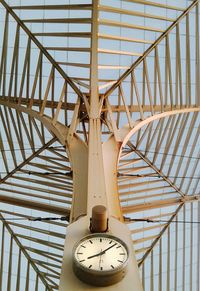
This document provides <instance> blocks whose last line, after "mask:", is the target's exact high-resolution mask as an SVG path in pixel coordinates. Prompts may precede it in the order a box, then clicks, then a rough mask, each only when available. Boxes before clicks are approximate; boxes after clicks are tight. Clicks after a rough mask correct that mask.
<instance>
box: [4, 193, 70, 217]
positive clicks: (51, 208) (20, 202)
mask: <svg viewBox="0 0 200 291" xmlns="http://www.w3.org/2000/svg"><path fill="white" fill-rule="evenodd" d="M0 202H1V203H6V204H11V205H16V206H19V207H24V208H29V209H34V210H38V211H44V212H48V213H53V214H57V215H61V216H67V219H69V215H70V209H69V208H66V207H59V206H55V205H50V204H46V203H41V202H36V201H33V200H28V199H19V198H14V197H10V196H7V195H0Z"/></svg>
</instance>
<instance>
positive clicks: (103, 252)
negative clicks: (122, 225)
mask: <svg viewBox="0 0 200 291" xmlns="http://www.w3.org/2000/svg"><path fill="white" fill-rule="evenodd" d="M116 244H117V243H115V244H114V245H112V246H110V247H109V248H107V249H105V250H104V251H102V252H101V254H102V255H103V254H105V252H107V251H108V250H109V249H111V248H113V247H114V246H116Z"/></svg>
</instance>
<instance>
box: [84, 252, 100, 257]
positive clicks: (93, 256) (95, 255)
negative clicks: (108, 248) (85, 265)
mask: <svg viewBox="0 0 200 291" xmlns="http://www.w3.org/2000/svg"><path fill="white" fill-rule="evenodd" d="M101 255H102V252H100V253H98V254H96V255H93V256H90V257H87V259H92V258H94V257H98V256H101Z"/></svg>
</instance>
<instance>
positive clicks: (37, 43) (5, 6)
mask: <svg viewBox="0 0 200 291" xmlns="http://www.w3.org/2000/svg"><path fill="white" fill-rule="evenodd" d="M0 4H2V5H3V6H4V8H5V9H6V10H7V11H8V12H9V13H10V15H11V16H12V17H13V18H14V19H15V21H16V22H17V23H18V24H19V26H20V27H21V28H22V29H23V30H24V31H25V32H26V34H27V35H28V36H29V37H30V39H31V40H32V41H33V42H34V43H35V45H36V46H37V47H38V48H39V49H40V51H41V52H42V53H43V54H44V55H45V57H46V58H47V59H48V60H49V61H50V63H51V64H52V65H53V66H54V68H55V69H56V70H57V71H58V72H59V73H60V75H61V76H62V77H63V78H64V79H65V80H66V81H67V83H68V84H69V85H70V86H71V87H72V89H73V90H74V91H75V92H76V94H77V95H78V96H79V97H81V98H82V99H83V100H84V99H85V97H84V96H83V93H82V92H81V91H80V90H79V88H78V87H77V86H76V85H75V83H74V82H73V81H72V79H71V78H70V77H69V76H68V75H67V74H66V73H65V72H64V71H63V69H62V68H61V67H60V66H59V65H58V63H57V62H56V61H55V60H54V59H53V57H52V56H51V55H50V54H49V53H48V51H47V50H46V49H45V48H44V47H43V45H42V44H41V43H40V42H39V41H38V39H37V38H36V37H35V36H34V35H33V34H32V32H31V31H30V30H29V29H28V28H27V26H26V25H25V24H24V23H23V21H22V20H21V19H20V18H19V17H18V16H17V15H16V13H15V12H14V11H13V9H12V8H11V7H10V6H9V5H8V4H7V3H6V2H5V1H4V0H0Z"/></svg>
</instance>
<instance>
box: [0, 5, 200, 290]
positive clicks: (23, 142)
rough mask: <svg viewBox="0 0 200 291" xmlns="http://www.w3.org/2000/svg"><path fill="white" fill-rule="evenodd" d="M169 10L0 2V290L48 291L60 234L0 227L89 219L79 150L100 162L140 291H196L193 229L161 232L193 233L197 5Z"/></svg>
mask: <svg viewBox="0 0 200 291" xmlns="http://www.w3.org/2000/svg"><path fill="white" fill-rule="evenodd" d="M58 2H59V1H58ZM172 2H173V1H168V2H167V3H168V4H165V3H163V1H159V2H153V1H146V0H144V1H142V0H126V1H125V0H124V1H118V2H117V3H118V4H117V5H116V6H114V5H111V4H110V5H107V4H106V5H104V3H103V1H97V0H93V1H88V4H74V5H72V4H66V5H63V4H59V3H58V4H56V5H50V2H49V5H42V1H41V3H40V4H38V5H33V4H31V5H27V4H26V6H25V5H23V4H19V5H17V4H15V6H13V5H12V4H9V5H8V1H4V0H0V8H1V10H0V21H1V31H0V42H1V45H0V53H1V60H0V124H1V130H0V149H1V158H0V164H1V168H0V169H1V180H0V181H1V188H0V201H1V217H0V218H1V222H2V223H1V229H2V232H1V263H0V290H15V289H16V290H29V289H31V288H35V289H34V290H56V289H58V288H59V281H60V275H61V269H62V258H63V253H64V244H65V234H66V226H67V224H66V223H65V222H50V221H49V222H48V221H45V222H33V221H23V220H22V221H20V220H19V221H17V222H12V221H6V218H8V217H10V216H12V218H24V219H26V218H30V217H35V216H49V215H52V214H54V215H58V216H63V215H64V216H66V217H67V219H68V220H69V221H70V222H73V221H75V220H76V219H77V217H79V216H80V215H86V214H88V213H89V212H90V210H89V209H91V207H90V206H92V205H93V203H96V202H95V201H94V199H92V198H91V195H90V194H88V193H90V192H91V193H92V191H93V188H92V187H93V183H92V182H90V181H89V182H88V181H87V182H85V181H86V180H87V179H88V177H87V175H92V178H91V180H92V179H93V180H94V179H95V175H94V174H96V173H92V172H91V165H92V164H93V162H94V163H96V162H95V161H96V160H95V158H94V157H93V154H91V152H90V151H89V150H88V148H92V149H93V152H92V153H94V152H95V151H96V148H97V149H99V152H98V153H102V155H106V153H109V154H110V156H111V157H112V158H111V159H110V160H109V156H106V157H107V159H108V160H109V162H107V164H106V168H105V167H104V170H102V169H101V168H103V165H102V164H101V163H100V164H99V165H98V167H99V169H100V170H99V173H100V172H101V170H102V171H104V172H106V171H107V172H106V174H107V177H109V179H107V180H106V181H105V189H106V191H107V192H108V193H110V192H112V193H115V194H114V195H113V196H111V195H109V197H107V198H106V199H107V200H108V205H110V212H111V214H112V215H113V216H114V217H117V218H118V219H119V220H120V221H121V222H124V223H126V224H127V225H128V227H129V229H130V232H131V235H132V240H133V245H134V249H135V253H136V258H137V261H138V265H139V268H140V270H141V276H142V280H143V286H144V289H145V290H151V291H155V290H177V288H178V286H180V284H181V286H184V287H183V290H199V289H200V282H199V273H200V267H199V262H200V252H199V242H200V228H199V227H198V225H196V226H195V225H190V227H188V226H187V225H186V224H184V225H179V224H178V223H173V220H185V219H186V218H187V219H188V218H189V219H191V221H192V220H193V221H197V220H200V209H199V203H198V201H199V199H200V192H199V178H200V173H199V159H200V148H199V136H200V134H199V133H200V126H199V120H200V119H199V111H200V96H199V92H200V88H199V86H200V85H199V84H200V66H199V60H200V59H199V57H200V56H199V1H198V0H196V1H181V0H180V1H179V0H177V1H176V2H177V3H178V4H177V6H174V4H173V3H172ZM9 3H12V1H10V2H9ZM124 3H125V4H124ZM127 3H128V4H127ZM127 5H129V8H130V9H128V8H127V7H128V6H127ZM135 8H137V9H135ZM152 8H153V9H154V10H153V9H152ZM145 9H147V10H145ZM148 9H151V11H154V12H151V13H148V12H147V11H148ZM55 10H56V17H54V16H52V15H53V14H52V11H55ZM63 11H64V14H63ZM30 12H31V13H30ZM44 12H45V13H44ZM63 15H64V16H63ZM66 15H68V16H67V17H66ZM74 15H75V16H74ZM77 15H79V16H78V18H77ZM80 15H81V18H80ZM171 15H173V16H171ZM109 16H112V17H113V18H112V20H111V17H110V18H109ZM124 19H127V20H126V21H124ZM138 23H140V25H139V24H138ZM141 23H142V24H141ZM148 23H150V24H148ZM52 24H53V25H52ZM60 25H63V30H59V28H60ZM77 25H79V26H78V27H79V30H77ZM80 27H81V29H80ZM147 32H148V37H147V35H146V33H147ZM138 34H140V35H141V38H138ZM130 35H131V36H130ZM63 40H64V41H63ZM55 43H56V45H55ZM71 43H72V45H71ZM80 43H81V46H80ZM133 48H134V49H133ZM66 56H67V57H66ZM77 56H79V57H80V56H81V57H80V60H79V58H78V57H77ZM116 56H118V57H119V58H118V59H117V61H116ZM65 60H66V61H65ZM97 136H98V138H99V140H98V138H97ZM101 143H103V146H102V148H101V146H100V145H101ZM100 148H101V149H100ZM97 163H98V162H97ZM80 165H81V166H80ZM86 168H89V170H88V172H87V171H86V170H85V169H86ZM88 173H89V174H88ZM109 173H112V175H111V174H109ZM103 179H104V177H103V176H102V177H101V175H100V174H99V180H100V181H101V183H100V182H99V183H100V184H103V183H104V182H103ZM88 189H89V192H87V191H88ZM102 189H104V188H102ZM102 189H101V190H102ZM99 191H100V190H99ZM102 191H103V190H102ZM87 195H88V196H87ZM103 199H104V198H103ZM96 201H97V200H96ZM99 201H101V200H99ZM88 205H89V206H88ZM30 211H31V212H30ZM125 218H141V219H144V218H149V219H158V220H159V219H165V220H166V221H167V222H165V223H159V222H158V223H154V224H153V225H151V224H149V223H148V222H130V221H128V220H127V219H125ZM66 241H67V236H66ZM14 260H16V261H17V262H18V265H17V266H15V267H14V264H13V261H14ZM179 260H180V261H179ZM24 266H25V267H26V275H24ZM22 272H23V276H25V279H24V278H23V276H22ZM180 274H181V275H180ZM3 284H4V285H3ZM149 286H150V287H149ZM5 288H7V289H5ZM20 288H21V289H20ZM149 288H150V289H149Z"/></svg>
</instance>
